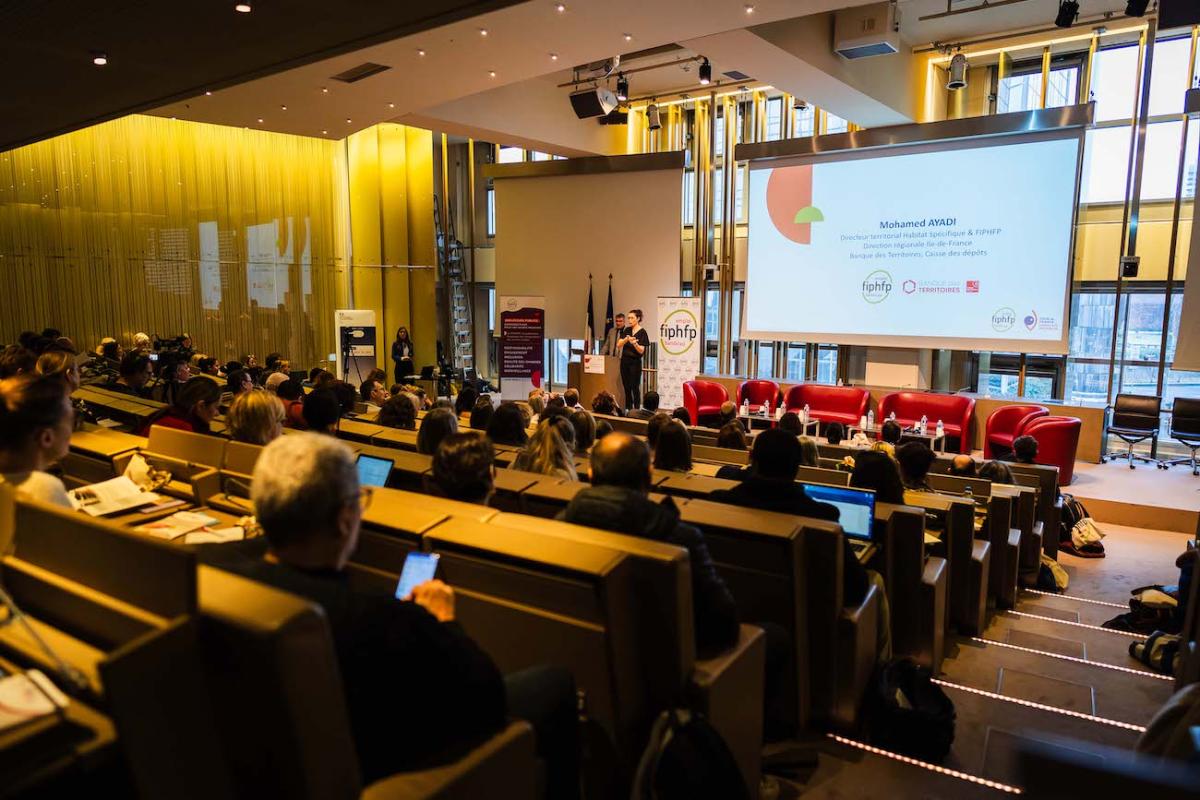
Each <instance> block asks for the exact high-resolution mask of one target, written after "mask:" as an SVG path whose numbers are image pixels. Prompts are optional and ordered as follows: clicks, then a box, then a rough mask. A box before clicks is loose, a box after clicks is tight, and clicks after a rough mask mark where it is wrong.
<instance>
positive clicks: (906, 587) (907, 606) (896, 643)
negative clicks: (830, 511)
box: [875, 503, 950, 675]
mask: <svg viewBox="0 0 1200 800" xmlns="http://www.w3.org/2000/svg"><path fill="white" fill-rule="evenodd" d="M875 519H876V525H877V526H878V528H881V529H882V531H881V533H882V537H883V556H882V558H880V559H877V561H880V562H881V563H880V564H879V566H880V567H881V569H880V572H881V573H882V575H883V582H884V586H885V587H886V589H887V597H888V605H889V607H890V609H891V621H892V653H893V655H895V656H897V657H899V656H908V657H910V658H912V659H914V660H915V661H916V662H917V663H918V664H921V665H923V666H926V667H929V668H930V670H932V671H933V674H934V675H936V674H938V672H939V671H940V670H941V664H942V655H943V652H944V649H945V637H946V624H947V621H946V602H947V596H946V592H947V589H948V581H949V577H950V570H949V568H948V566H947V564H946V559H944V558H940V557H938V556H930V555H928V554H927V553H926V552H925V512H924V510H922V509H919V508H911V507H908V506H899V505H893V504H891V503H879V504H878V505H877V506H876V510H875Z"/></svg>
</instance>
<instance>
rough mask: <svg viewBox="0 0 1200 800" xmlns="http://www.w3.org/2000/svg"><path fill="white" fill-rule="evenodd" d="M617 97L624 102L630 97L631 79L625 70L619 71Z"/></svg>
mask: <svg viewBox="0 0 1200 800" xmlns="http://www.w3.org/2000/svg"><path fill="white" fill-rule="evenodd" d="M617 99H618V100H620V101H621V102H622V103H624V102H625V101H626V100H628V99H629V79H628V78H626V77H625V73H623V72H618V73H617Z"/></svg>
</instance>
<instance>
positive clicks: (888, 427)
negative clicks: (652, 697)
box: [874, 419, 904, 458]
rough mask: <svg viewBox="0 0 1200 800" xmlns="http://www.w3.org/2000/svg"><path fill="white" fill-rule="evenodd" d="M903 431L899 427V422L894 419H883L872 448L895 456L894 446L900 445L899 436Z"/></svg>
mask: <svg viewBox="0 0 1200 800" xmlns="http://www.w3.org/2000/svg"><path fill="white" fill-rule="evenodd" d="M903 433H904V429H903V428H901V427H900V423H899V422H896V420H894V419H889V420H885V421H884V423H883V425H882V426H881V427H880V429H879V441H878V442H876V443H875V446H874V449H876V450H879V451H880V452H883V453H887V454H888V455H889V456H891V457H892V458H895V457H896V448H897V447H898V446H899V445H900V436H901V435H902V434H903Z"/></svg>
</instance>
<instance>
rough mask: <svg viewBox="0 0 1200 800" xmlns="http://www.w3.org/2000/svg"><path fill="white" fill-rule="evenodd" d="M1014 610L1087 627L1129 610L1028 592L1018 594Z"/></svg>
mask: <svg viewBox="0 0 1200 800" xmlns="http://www.w3.org/2000/svg"><path fill="white" fill-rule="evenodd" d="M1014 608H1015V609H1016V610H1017V611H1025V612H1028V613H1030V614H1040V615H1042V616H1047V617H1055V618H1056V619H1062V620H1065V621H1067V622H1082V623H1084V624H1087V625H1100V624H1102V623H1104V622H1106V621H1107V620H1110V619H1112V618H1113V617H1115V616H1117V615H1118V614H1123V613H1124V612H1126V611H1128V610H1129V606H1128V605H1124V606H1121V605H1117V604H1116V603H1108V602H1104V601H1099V600H1091V599H1089V598H1085V597H1071V596H1070V595H1062V594H1045V593H1041V592H1031V591H1028V590H1025V591H1022V592H1021V593H1020V595H1019V596H1018V597H1017V603H1016V605H1015V606H1014Z"/></svg>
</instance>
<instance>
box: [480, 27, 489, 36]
mask: <svg viewBox="0 0 1200 800" xmlns="http://www.w3.org/2000/svg"><path fill="white" fill-rule="evenodd" d="M479 35H480V36H487V28H480V29H479Z"/></svg>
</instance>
